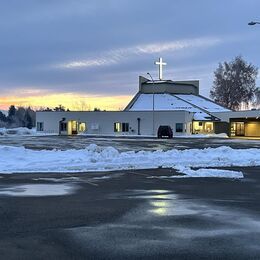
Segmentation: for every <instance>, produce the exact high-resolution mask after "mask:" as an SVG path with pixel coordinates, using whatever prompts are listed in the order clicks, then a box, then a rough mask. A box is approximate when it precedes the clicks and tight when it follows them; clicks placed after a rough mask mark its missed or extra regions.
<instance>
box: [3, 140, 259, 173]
mask: <svg viewBox="0 0 260 260" xmlns="http://www.w3.org/2000/svg"><path fill="white" fill-rule="evenodd" d="M0 154H1V157H0V173H27V172H42V173H43V172H54V173H55V172H57V173H58V172H89V171H115V170H127V169H153V168H159V167H163V168H176V169H179V167H198V168H199V167H228V166H259V165H260V149H257V148H251V149H232V148H230V147H226V146H221V147H218V148H205V149H187V150H176V149H172V150H169V151H162V150H157V151H138V152H135V151H128V152H119V151H118V150H117V149H115V148H113V147H100V146H97V145H95V144H91V145H89V146H88V147H86V148H85V149H81V150H75V149H72V150H65V151H62V150H51V151H49V150H41V151H37V150H30V149H25V148H24V147H10V146H0Z"/></svg>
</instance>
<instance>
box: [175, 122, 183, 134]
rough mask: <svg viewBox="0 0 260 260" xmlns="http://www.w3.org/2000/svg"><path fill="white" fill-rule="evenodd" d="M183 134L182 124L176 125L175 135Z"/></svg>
mask: <svg viewBox="0 0 260 260" xmlns="http://www.w3.org/2000/svg"><path fill="white" fill-rule="evenodd" d="M182 132H183V123H176V133H182Z"/></svg>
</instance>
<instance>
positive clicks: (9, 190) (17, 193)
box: [0, 184, 77, 197]
mask: <svg viewBox="0 0 260 260" xmlns="http://www.w3.org/2000/svg"><path fill="white" fill-rule="evenodd" d="M76 190H77V187H76V186H75V185H71V184H25V185H15V186H9V187H4V188H0V196H1V195H4V196H13V197H42V196H64V195H69V194H72V193H75V192H76Z"/></svg>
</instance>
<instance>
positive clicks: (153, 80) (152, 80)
mask: <svg viewBox="0 0 260 260" xmlns="http://www.w3.org/2000/svg"><path fill="white" fill-rule="evenodd" d="M147 75H149V76H150V78H151V79H152V82H153V136H154V80H153V77H152V75H151V74H150V73H149V72H147Z"/></svg>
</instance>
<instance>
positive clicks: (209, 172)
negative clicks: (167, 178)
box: [172, 167, 244, 179]
mask: <svg viewBox="0 0 260 260" xmlns="http://www.w3.org/2000/svg"><path fill="white" fill-rule="evenodd" d="M178 171H179V172H180V173H183V174H185V175H184V176H179V175H178V176H172V178H185V177H217V178H225V177H227V176H228V177H229V178H236V179H241V178H243V177H244V175H243V173H242V172H238V171H230V170H223V169H205V168H204V169H203V168H202V169H198V170H192V169H191V168H189V167H179V168H178Z"/></svg>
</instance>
